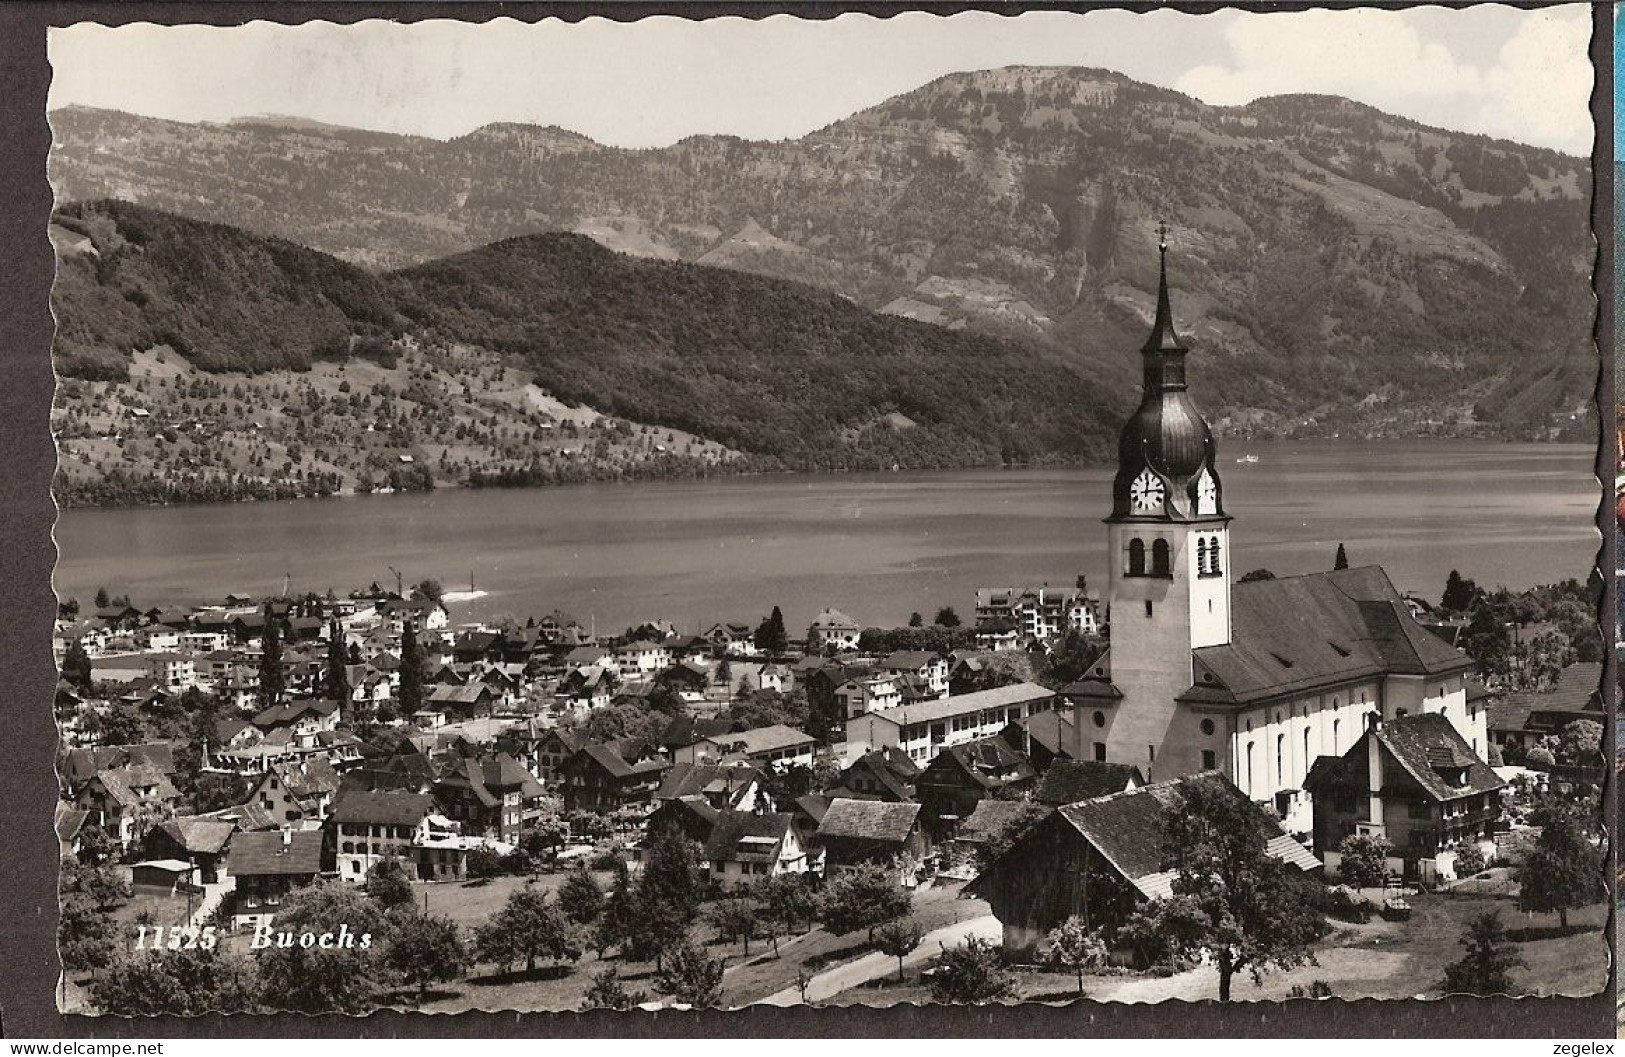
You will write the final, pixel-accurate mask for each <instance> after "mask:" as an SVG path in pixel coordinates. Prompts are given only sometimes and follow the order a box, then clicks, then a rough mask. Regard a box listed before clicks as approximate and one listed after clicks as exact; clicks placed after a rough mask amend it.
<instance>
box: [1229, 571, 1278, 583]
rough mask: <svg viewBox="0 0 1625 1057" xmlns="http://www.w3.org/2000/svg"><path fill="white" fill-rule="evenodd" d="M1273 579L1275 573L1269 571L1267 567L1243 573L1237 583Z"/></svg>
mask: <svg viewBox="0 0 1625 1057" xmlns="http://www.w3.org/2000/svg"><path fill="white" fill-rule="evenodd" d="M1273 579H1275V574H1274V573H1272V572H1270V571H1269V570H1268V569H1254V570H1253V571H1252V572H1250V573H1247V574H1245V575H1243V576H1242V578H1241V579H1240V580H1238V581H1237V583H1243V584H1250V583H1254V582H1256V581H1258V580H1273Z"/></svg>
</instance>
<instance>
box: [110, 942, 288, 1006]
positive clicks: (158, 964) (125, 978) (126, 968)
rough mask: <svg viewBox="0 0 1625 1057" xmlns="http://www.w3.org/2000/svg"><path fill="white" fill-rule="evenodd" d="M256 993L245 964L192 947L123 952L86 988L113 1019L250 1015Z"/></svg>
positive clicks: (215, 950)
mask: <svg viewBox="0 0 1625 1057" xmlns="http://www.w3.org/2000/svg"><path fill="white" fill-rule="evenodd" d="M262 989H263V985H260V986H256V982H255V976H254V970H253V966H252V965H251V963H250V962H249V960H248V959H246V958H243V957H241V956H238V955H231V954H226V953H225V952H224V951H222V950H221V949H219V948H218V947H216V948H212V949H208V950H205V949H203V948H202V947H198V948H196V949H190V950H189V949H186V948H182V949H180V950H161V951H126V952H124V953H122V954H120V955H118V956H116V957H114V958H113V959H112V960H111V962H110V963H109V964H108V966H107V969H106V971H105V972H103V973H102V974H101V976H100V977H99V978H98V979H97V980H96V981H95V982H94V983H92V984H91V986H90V997H91V1001H92V1002H94V1003H95V1005H96V1007H97V1008H98V1009H101V1010H104V1011H105V1012H108V1013H112V1014H115V1015H118V1016H125V1017H140V1016H200V1015H202V1014H206V1013H241V1012H251V1011H255V1010H256V1009H258V1008H259V1005H260V999H258V998H257V997H256V996H257V994H258V993H259V992H261V991H262Z"/></svg>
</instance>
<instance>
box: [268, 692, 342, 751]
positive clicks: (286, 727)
mask: <svg viewBox="0 0 1625 1057" xmlns="http://www.w3.org/2000/svg"><path fill="white" fill-rule="evenodd" d="M340 716H341V713H340V709H339V703H338V702H337V701H320V700H315V699H311V700H304V701H288V702H285V703H283V704H280V705H272V706H271V707H270V708H266V709H263V710H261V711H260V712H258V713H256V714H255V716H254V720H253V722H254V726H255V728H256V729H258V730H259V731H260V733H261V734H263V735H265V736H266V737H267V738H273V737H276V736H277V735H279V734H281V735H285V740H287V741H289V742H290V743H292V744H296V745H300V746H304V747H308V746H310V745H314V744H315V743H316V735H317V734H318V733H320V732H322V731H332V730H336V729H337V728H338V724H339V719H340Z"/></svg>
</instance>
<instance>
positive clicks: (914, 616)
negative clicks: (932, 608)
mask: <svg viewBox="0 0 1625 1057" xmlns="http://www.w3.org/2000/svg"><path fill="white" fill-rule="evenodd" d="M908 626H909V627H911V628H923V627H925V618H924V617H922V616H921V615H920V613H919V611H918V610H916V611H914V612H913V613H910V614H909V615H908Z"/></svg>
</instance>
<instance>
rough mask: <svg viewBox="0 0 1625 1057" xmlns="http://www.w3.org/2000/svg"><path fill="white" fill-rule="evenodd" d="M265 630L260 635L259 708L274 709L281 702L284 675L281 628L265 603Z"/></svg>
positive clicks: (269, 605)
mask: <svg viewBox="0 0 1625 1057" xmlns="http://www.w3.org/2000/svg"><path fill="white" fill-rule="evenodd" d="M264 615H265V629H264V631H262V632H261V633H260V686H259V701H260V707H261V708H274V707H275V706H277V705H278V704H281V702H282V693H283V690H284V689H285V686H284V684H283V678H284V673H283V670H282V627H281V625H280V624H279V623H278V621H277V618H276V616H275V615H274V614H273V613H272V612H271V603H269V602H267V603H265V610H264Z"/></svg>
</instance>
